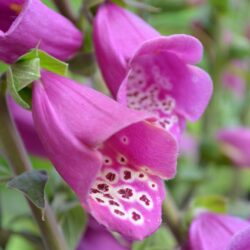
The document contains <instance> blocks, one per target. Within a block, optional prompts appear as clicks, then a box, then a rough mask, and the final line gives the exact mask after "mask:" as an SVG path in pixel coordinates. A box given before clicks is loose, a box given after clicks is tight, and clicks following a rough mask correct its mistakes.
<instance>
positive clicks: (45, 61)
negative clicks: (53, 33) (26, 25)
mask: <svg viewBox="0 0 250 250" xmlns="http://www.w3.org/2000/svg"><path fill="white" fill-rule="evenodd" d="M34 59H39V60H40V68H43V69H46V70H48V71H51V72H53V73H56V74H59V75H66V74H67V71H68V64H67V63H65V62H62V61H60V60H58V59H57V58H55V57H53V56H51V55H49V54H48V53H46V52H44V51H42V50H39V49H37V48H35V49H32V50H30V51H29V52H28V53H26V54H24V55H23V56H21V57H20V58H19V59H18V61H17V63H19V62H26V61H30V60H34Z"/></svg>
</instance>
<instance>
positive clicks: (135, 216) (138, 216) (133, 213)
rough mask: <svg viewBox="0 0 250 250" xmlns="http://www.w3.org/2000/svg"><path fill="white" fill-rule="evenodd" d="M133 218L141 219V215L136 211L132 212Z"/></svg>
mask: <svg viewBox="0 0 250 250" xmlns="http://www.w3.org/2000/svg"><path fill="white" fill-rule="evenodd" d="M132 219H133V220H135V221H138V220H140V219H141V216H140V215H139V214H137V213H136V212H132Z"/></svg>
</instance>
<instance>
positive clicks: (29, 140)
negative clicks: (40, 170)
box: [8, 97, 46, 157]
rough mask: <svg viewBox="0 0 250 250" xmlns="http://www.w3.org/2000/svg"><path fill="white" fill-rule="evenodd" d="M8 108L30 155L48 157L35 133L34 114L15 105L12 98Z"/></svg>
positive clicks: (9, 99) (9, 100)
mask: <svg viewBox="0 0 250 250" xmlns="http://www.w3.org/2000/svg"><path fill="white" fill-rule="evenodd" d="M8 107H9V110H10V113H11V114H12V117H13V119H14V122H15V124H16V126H17V129H18V131H19V133H20V135H21V137H22V140H23V142H24V144H25V147H26V149H27V150H28V151H29V153H31V154H34V155H37V156H40V157H46V153H45V150H44V148H43V146H42V144H41V141H40V139H39V138H38V135H37V133H36V131H35V127H34V122H33V118H32V113H31V112H30V111H28V110H26V109H24V108H22V107H21V106H19V105H18V104H17V103H15V101H14V100H13V99H12V98H11V97H9V98H8Z"/></svg>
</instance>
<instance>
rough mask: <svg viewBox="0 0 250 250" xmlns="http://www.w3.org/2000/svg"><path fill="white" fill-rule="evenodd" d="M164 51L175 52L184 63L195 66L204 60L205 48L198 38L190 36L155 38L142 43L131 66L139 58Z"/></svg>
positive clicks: (178, 35)
mask: <svg viewBox="0 0 250 250" xmlns="http://www.w3.org/2000/svg"><path fill="white" fill-rule="evenodd" d="M163 51H169V52H173V53H175V54H177V55H178V56H179V58H180V59H182V60H183V61H184V62H186V63H190V64H195V63H198V62H199V61H200V60H201V58H202V53H203V47H202V44H201V43H200V41H199V40H198V39H197V38H195V37H193V36H190V35H185V34H177V35H171V36H167V37H166V36H159V37H155V38H152V39H148V40H146V41H145V42H143V43H142V45H141V46H140V47H139V48H138V49H137V51H136V52H135V54H134V55H133V57H132V59H131V61H130V66H131V65H132V64H133V63H134V61H135V60H136V58H137V57H139V56H143V55H149V54H157V53H160V52H163Z"/></svg>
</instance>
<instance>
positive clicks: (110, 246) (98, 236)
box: [77, 218, 129, 250]
mask: <svg viewBox="0 0 250 250" xmlns="http://www.w3.org/2000/svg"><path fill="white" fill-rule="evenodd" d="M124 243H125V242H124ZM126 245H128V244H126ZM77 250H129V248H128V247H127V246H125V244H124V245H122V244H121V243H119V242H118V241H117V240H116V239H115V238H114V237H113V236H112V234H111V233H110V232H108V231H107V230H106V229H105V228H104V226H102V225H99V224H98V223H97V222H96V221H95V220H94V219H92V218H90V221H89V223H88V226H87V229H86V232H85V234H84V236H83V238H82V239H81V241H80V242H79V246H78V248H77Z"/></svg>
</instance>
